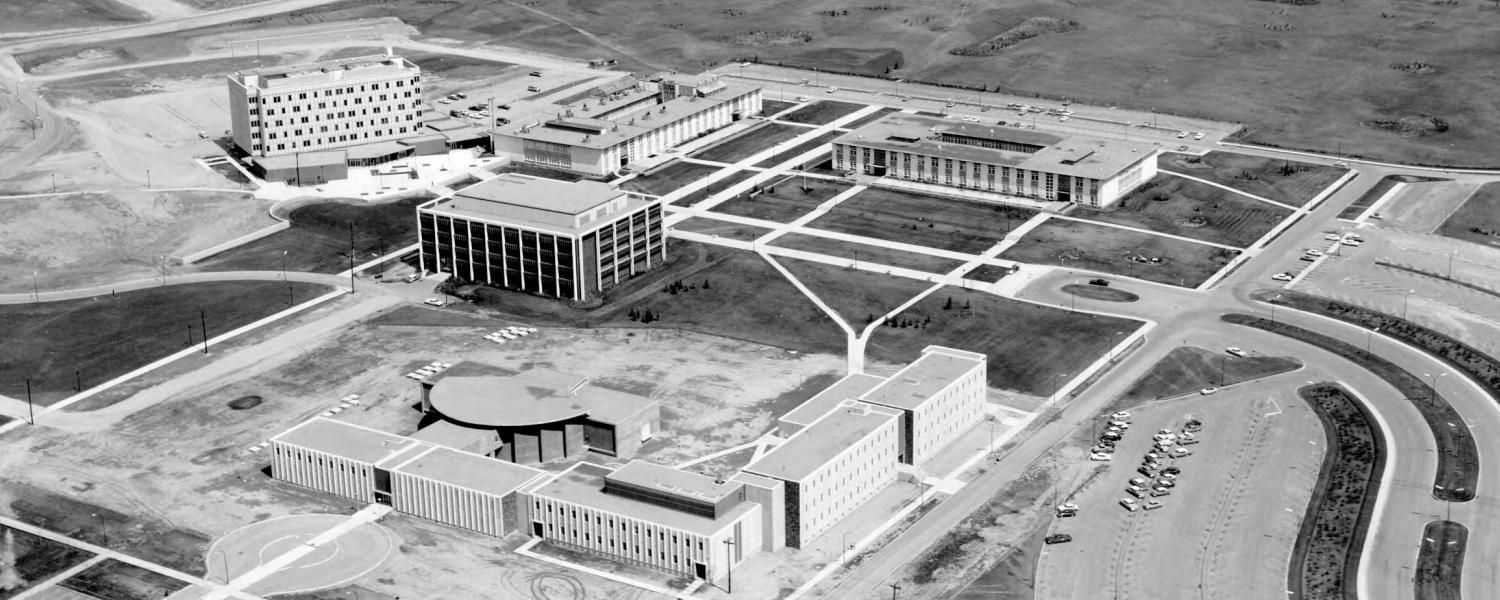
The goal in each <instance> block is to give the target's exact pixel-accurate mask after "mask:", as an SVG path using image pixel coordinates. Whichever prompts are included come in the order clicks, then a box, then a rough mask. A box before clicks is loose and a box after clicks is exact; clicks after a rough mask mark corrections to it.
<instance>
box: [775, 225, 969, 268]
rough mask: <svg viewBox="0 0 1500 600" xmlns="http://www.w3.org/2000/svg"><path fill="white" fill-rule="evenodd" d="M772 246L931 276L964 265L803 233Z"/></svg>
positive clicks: (780, 238)
mask: <svg viewBox="0 0 1500 600" xmlns="http://www.w3.org/2000/svg"><path fill="white" fill-rule="evenodd" d="M771 245H772V246H780V247H782V248H791V249H793V250H806V251H808V252H817V253H819V254H827V255H829V256H837V257H840V258H848V259H852V260H855V261H863V262H867V263H875V264H877V265H886V266H891V267H904V268H907V269H915V270H918V271H927V272H929V273H947V272H949V271H952V270H953V269H956V268H958V267H959V266H960V265H962V264H963V263H962V262H959V261H957V260H954V259H951V258H943V257H940V256H932V255H930V254H918V253H916V252H905V251H902V250H891V249H889V248H885V247H882V246H871V245H869V244H860V243H857V242H845V241H842V240H836V239H833V238H826V237H821V236H816V235H807V234H803V233H788V234H786V235H783V236H781V237H778V238H776V239H775V240H774V241H772V242H771Z"/></svg>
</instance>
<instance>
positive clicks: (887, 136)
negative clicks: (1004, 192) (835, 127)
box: [833, 113, 1158, 180]
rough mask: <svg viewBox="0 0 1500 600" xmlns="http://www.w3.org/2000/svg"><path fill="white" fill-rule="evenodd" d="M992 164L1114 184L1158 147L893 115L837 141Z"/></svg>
mask: <svg viewBox="0 0 1500 600" xmlns="http://www.w3.org/2000/svg"><path fill="white" fill-rule="evenodd" d="M942 134H948V135H953V136H962V137H967V138H977V139H981V140H995V141H1002V142H1011V143H1015V144H1023V145H1028V146H1041V147H1042V148H1041V149H1040V150H1038V151H1036V152H1034V153H1033V152H1021V151H1014V150H1002V149H998V148H985V147H982V146H973V145H968V144H961V143H956V142H951V141H943V140H942V139H941V137H940V136H941V135H942ZM833 143H835V144H851V145H857V146H867V147H870V148H879V149H884V150H891V151H895V152H912V153H920V154H925V155H932V156H941V157H946V158H953V159H955V160H966V161H970V162H979V163H987V164H996V165H1004V166H1010V167H1015V168H1020V169H1026V170H1028V171H1042V172H1046V173H1057V174H1059V175H1071V176H1075V177H1086V178H1090V179H1099V180H1104V179H1109V178H1110V177H1114V176H1115V175H1117V174H1119V173H1120V172H1122V171H1124V170H1126V169H1127V168H1129V167H1130V166H1131V165H1133V164H1135V163H1137V162H1140V161H1141V160H1142V159H1144V158H1146V157H1147V156H1150V155H1152V154H1153V153H1155V152H1156V151H1157V150H1158V148H1157V147H1156V146H1155V145H1153V144H1146V143H1136V142H1124V141H1118V140H1106V139H1101V138H1092V137H1087V136H1081V135H1071V136H1057V135H1053V134H1050V133H1045V132H1040V131H1035V130H1028V129H1020V128H1016V127H1009V126H1005V125H998V124H982V123H968V122H963V121H955V120H953V119H944V118H938V117H926V116H921V115H911V114H906V113H892V114H890V115H887V116H885V117H884V118H881V119H879V120H876V121H874V122H872V123H870V124H868V125H865V126H864V127H860V128H859V129H855V130H853V131H850V132H849V133H846V134H844V135H842V136H839V137H838V138H836V139H834V140H833Z"/></svg>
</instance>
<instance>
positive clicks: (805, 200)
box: [713, 177, 853, 223]
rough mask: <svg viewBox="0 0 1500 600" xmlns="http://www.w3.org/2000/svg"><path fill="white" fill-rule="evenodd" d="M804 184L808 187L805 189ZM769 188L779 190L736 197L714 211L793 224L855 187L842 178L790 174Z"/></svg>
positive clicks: (716, 207)
mask: <svg viewBox="0 0 1500 600" xmlns="http://www.w3.org/2000/svg"><path fill="white" fill-rule="evenodd" d="M782 182H785V183H782ZM804 182H805V184H804ZM803 185H806V186H807V187H805V188H804V187H803ZM767 187H774V188H776V193H775V194H767V193H761V194H759V195H757V196H755V197H754V198H745V197H740V198H735V199H733V200H729V201H728V202H724V203H721V204H719V205H718V206H715V207H714V208H713V211H714V212H721V213H724V214H730V215H738V216H741V217H750V218H752V219H764V220H767V221H775V222H777V223H790V222H792V221H795V220H797V218H798V217H801V216H802V215H805V214H807V213H809V212H811V211H812V209H814V208H817V207H818V205H819V204H822V203H824V202H827V201H828V199H829V198H832V197H834V196H837V195H839V194H840V193H842V192H843V191H844V190H847V189H849V188H851V187H853V186H852V185H850V184H847V183H844V182H841V181H829V180H827V179H818V178H813V177H810V178H807V179H799V178H793V177H788V178H784V179H781V180H779V181H777V182H776V183H773V184H772V185H769V186H767Z"/></svg>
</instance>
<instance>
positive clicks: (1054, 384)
mask: <svg viewBox="0 0 1500 600" xmlns="http://www.w3.org/2000/svg"><path fill="white" fill-rule="evenodd" d="M1067 376H1068V374H1067V373H1058V374H1056V375H1053V376H1052V395H1051V396H1050V401H1051V402H1056V401H1057V391H1058V390H1057V380H1059V379H1062V378H1064V377H1067Z"/></svg>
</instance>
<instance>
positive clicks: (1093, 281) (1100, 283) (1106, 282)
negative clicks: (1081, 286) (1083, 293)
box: [1089, 279, 1109, 287]
mask: <svg viewBox="0 0 1500 600" xmlns="http://www.w3.org/2000/svg"><path fill="white" fill-rule="evenodd" d="M1089 285H1097V286H1100V287H1109V280H1108V279H1090V280H1089Z"/></svg>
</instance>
